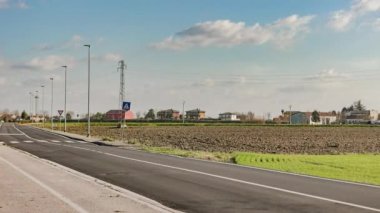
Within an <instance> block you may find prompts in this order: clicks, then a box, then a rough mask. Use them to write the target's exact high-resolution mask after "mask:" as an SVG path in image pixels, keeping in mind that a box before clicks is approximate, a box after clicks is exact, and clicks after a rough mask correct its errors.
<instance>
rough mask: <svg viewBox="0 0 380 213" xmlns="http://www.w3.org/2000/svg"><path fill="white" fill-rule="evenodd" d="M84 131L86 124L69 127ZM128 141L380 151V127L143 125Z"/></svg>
mask: <svg viewBox="0 0 380 213" xmlns="http://www.w3.org/2000/svg"><path fill="white" fill-rule="evenodd" d="M68 130H69V132H73V133H79V134H85V127H74V126H69V129H68ZM123 131H124V136H125V141H126V142H128V143H140V144H144V145H149V146H158V147H164V146H165V147H166V146H169V147H173V148H180V149H185V150H201V151H219V152H233V151H249V152H261V153H308V154H335V153H380V127H295V126H293V127H286V126H267V127H266V126H152V127H150V126H141V127H133V126H132V127H128V128H126V129H123ZM91 132H92V133H91V134H92V135H93V136H98V137H101V138H105V137H107V138H112V139H116V140H120V139H121V130H120V129H118V128H114V127H106V126H94V127H92V129H91Z"/></svg>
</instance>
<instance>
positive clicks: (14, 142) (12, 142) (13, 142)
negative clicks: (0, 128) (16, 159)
mask: <svg viewBox="0 0 380 213" xmlns="http://www.w3.org/2000/svg"><path fill="white" fill-rule="evenodd" d="M9 143H11V144H16V143H19V142H18V141H10V142H9Z"/></svg>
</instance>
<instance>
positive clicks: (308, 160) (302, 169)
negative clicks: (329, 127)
mask: <svg viewBox="0 0 380 213" xmlns="http://www.w3.org/2000/svg"><path fill="white" fill-rule="evenodd" d="M234 159H235V162H236V163H237V164H239V165H245V166H255V167H260V168H265V169H273V170H279V171H285V172H292V173H298V174H305V175H312V176H319V177H325V178H332V179H339V180H347V181H353V182H360V183H368V184H376V185H380V155H377V154H344V155H343V154H342V155H285V154H258V153H244V152H238V153H234Z"/></svg>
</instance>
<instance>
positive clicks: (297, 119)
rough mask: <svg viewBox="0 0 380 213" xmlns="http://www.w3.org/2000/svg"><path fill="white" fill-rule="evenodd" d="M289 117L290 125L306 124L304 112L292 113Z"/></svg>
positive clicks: (306, 118)
mask: <svg viewBox="0 0 380 213" xmlns="http://www.w3.org/2000/svg"><path fill="white" fill-rule="evenodd" d="M291 115H292V116H291V120H292V122H291V124H299V125H301V124H308V117H307V115H306V113H305V112H299V111H294V112H292V113H291Z"/></svg>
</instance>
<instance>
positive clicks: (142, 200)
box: [0, 127, 180, 213]
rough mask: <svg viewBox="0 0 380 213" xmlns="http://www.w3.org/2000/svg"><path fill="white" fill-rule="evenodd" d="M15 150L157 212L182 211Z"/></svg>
mask: <svg viewBox="0 0 380 213" xmlns="http://www.w3.org/2000/svg"><path fill="white" fill-rule="evenodd" d="M15 128H16V127H15ZM19 131H21V130H19ZM43 143H48V144H52V145H57V146H65V145H62V144H57V143H53V142H48V141H46V142H43ZM69 147H71V146H69ZM11 148H13V147H11ZM13 149H14V148H13ZM15 150H17V151H19V152H22V153H25V154H27V155H29V156H31V157H34V158H37V159H40V160H41V161H43V162H47V163H48V164H50V165H53V166H54V167H55V168H56V167H60V168H63V170H64V171H65V172H68V173H70V174H71V175H74V176H76V177H79V178H81V179H83V180H86V181H90V182H95V183H98V184H99V185H101V186H106V187H105V188H106V189H108V190H110V191H112V192H116V193H118V194H119V195H121V196H123V197H126V198H128V199H131V200H134V201H136V202H137V203H140V204H142V205H145V206H148V207H150V208H152V209H154V210H157V211H160V212H176V213H177V212H178V213H179V212H180V211H177V210H174V209H171V208H169V207H167V206H164V205H162V204H161V203H159V202H157V201H155V200H152V199H150V198H147V197H144V196H142V195H139V194H137V193H134V192H132V191H129V190H127V189H124V188H121V187H119V186H116V185H113V184H111V183H108V182H105V181H102V180H100V179H98V178H95V177H92V176H89V175H86V174H84V173H81V172H78V171H76V170H73V169H71V168H68V167H66V166H63V165H61V164H58V163H55V162H53V161H50V160H47V159H42V158H39V157H38V156H36V155H33V154H31V153H28V152H25V151H22V150H19V149H15ZM0 158H1V157H0Z"/></svg>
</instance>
